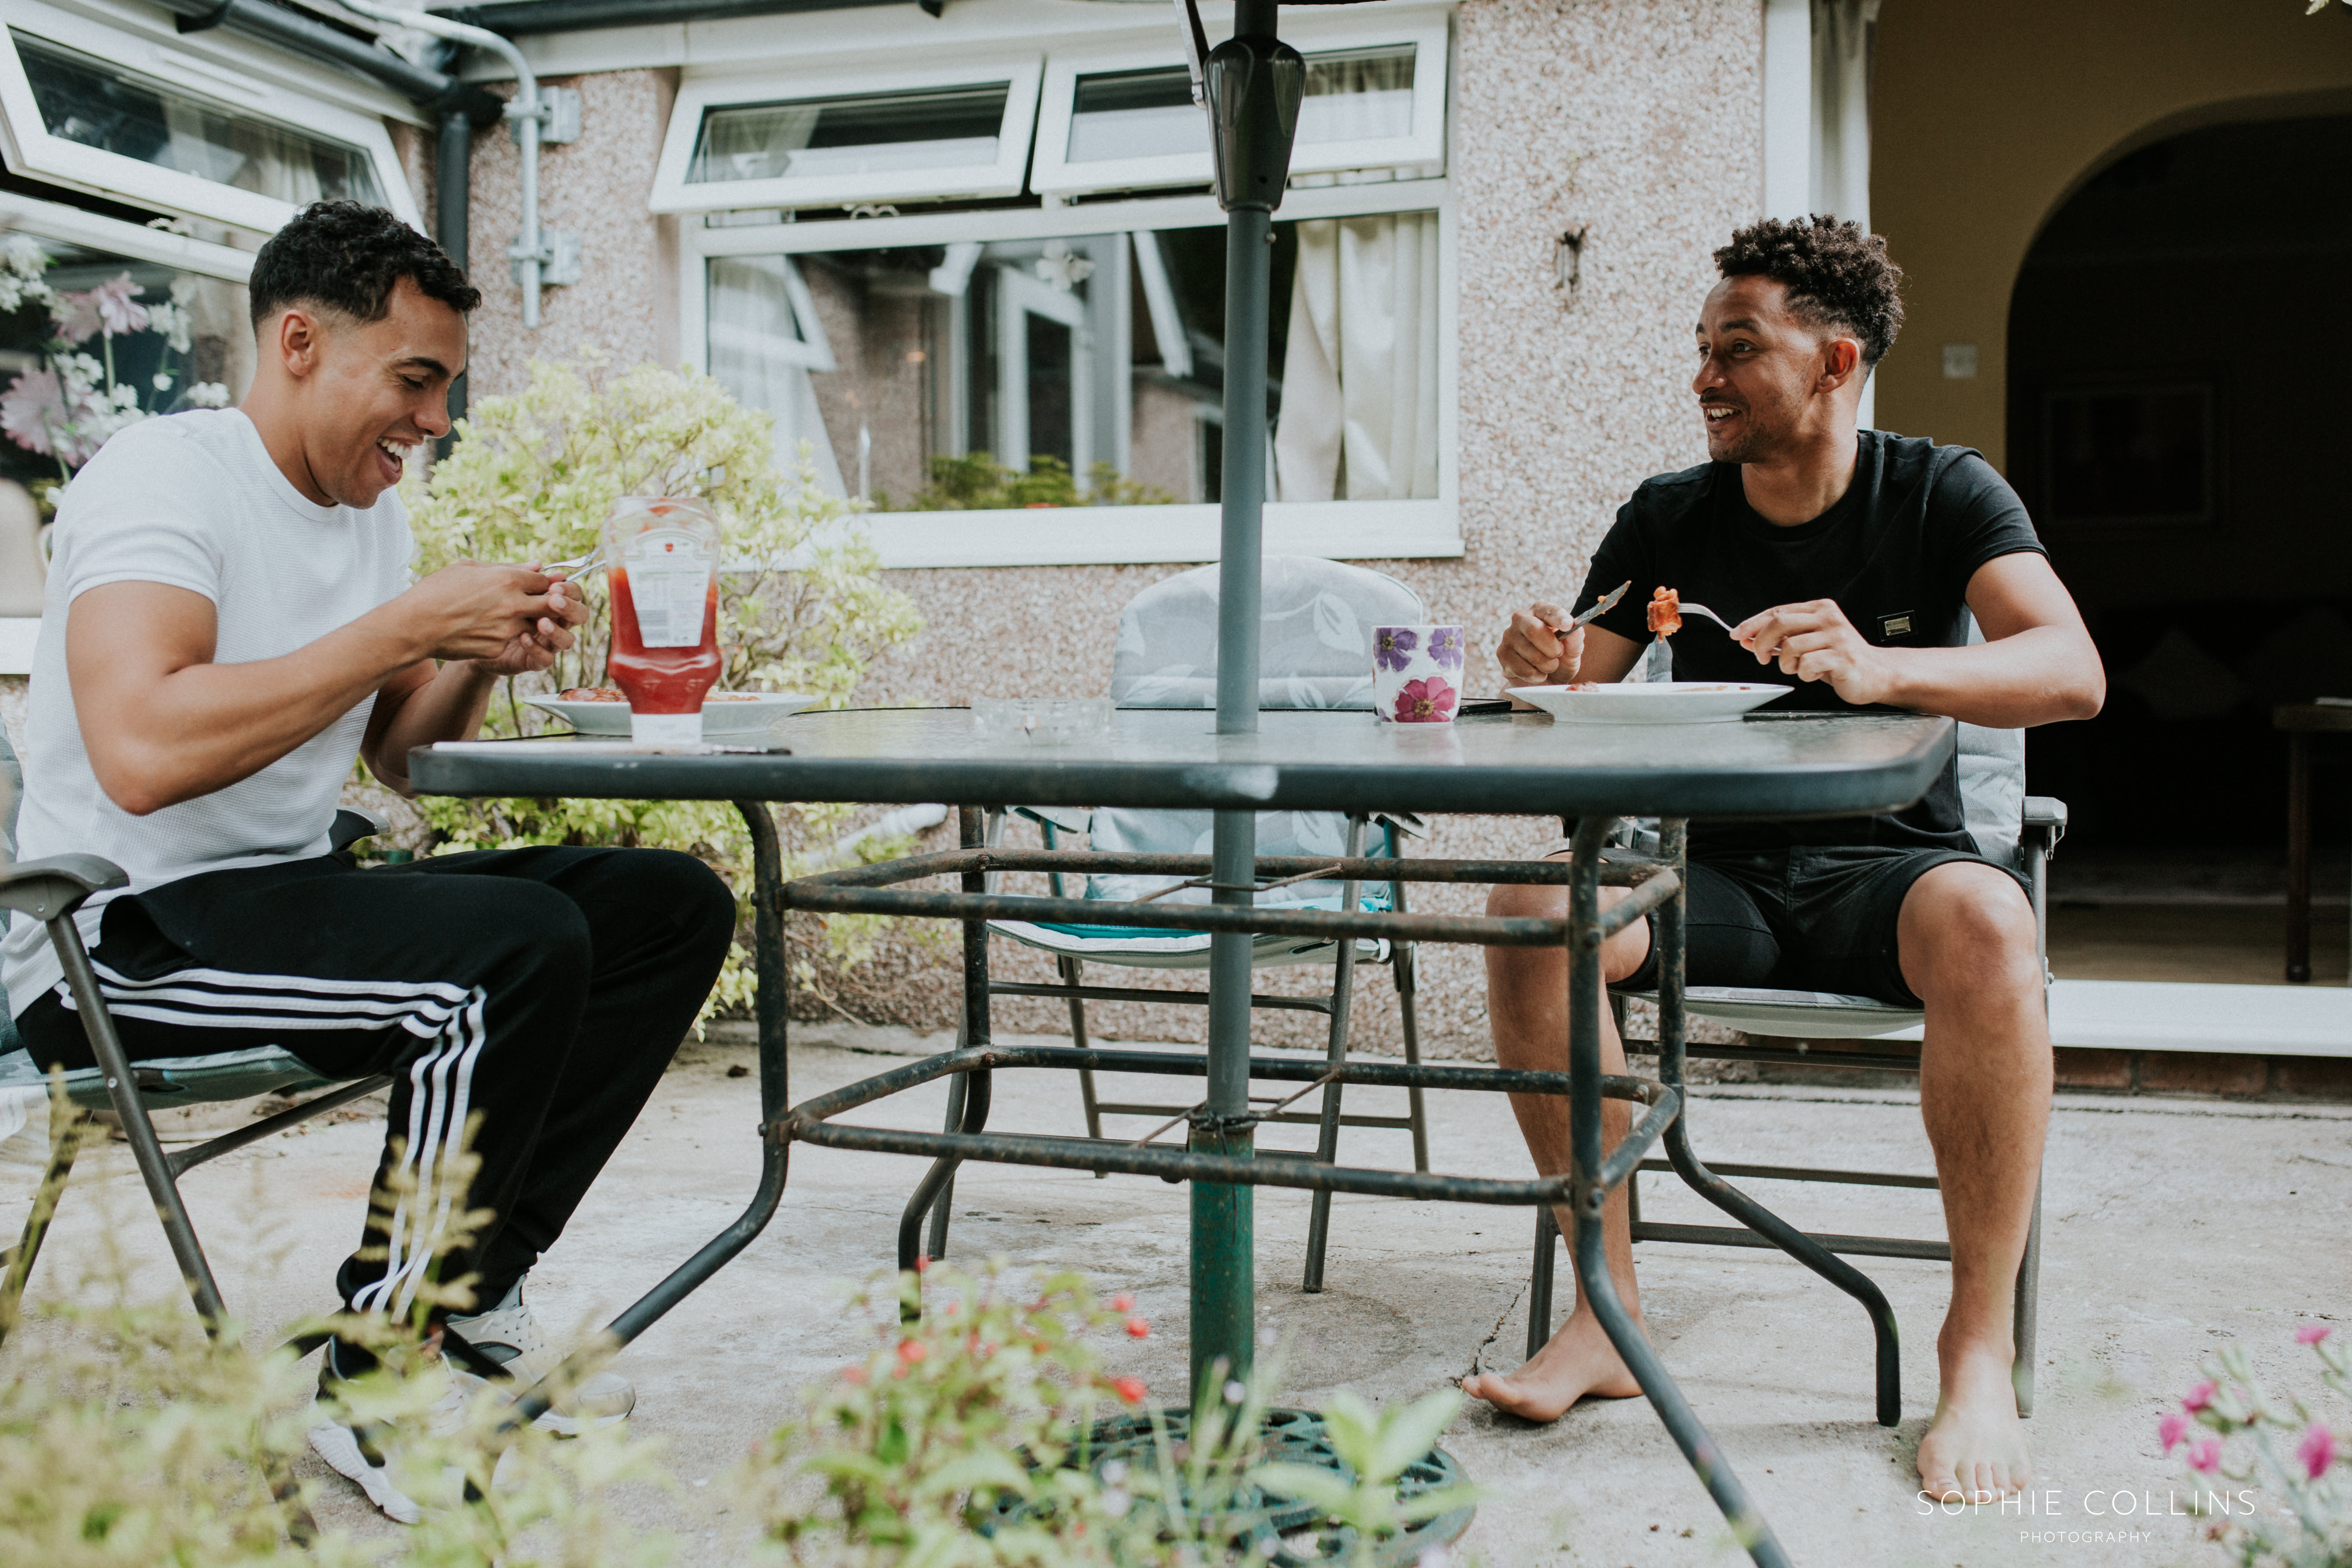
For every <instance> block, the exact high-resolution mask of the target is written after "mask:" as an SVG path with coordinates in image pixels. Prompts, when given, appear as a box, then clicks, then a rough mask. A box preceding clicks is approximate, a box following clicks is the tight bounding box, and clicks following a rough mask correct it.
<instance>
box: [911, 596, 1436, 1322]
mask: <svg viewBox="0 0 2352 1568" xmlns="http://www.w3.org/2000/svg"><path fill="white" fill-rule="evenodd" d="M1263 594H1264V598H1263V601H1262V603H1263V606H1264V609H1263V622H1262V626H1261V633H1260V645H1261V648H1262V650H1263V651H1262V653H1261V666H1260V668H1261V669H1262V670H1263V671H1264V673H1263V675H1262V676H1261V678H1260V680H1259V701H1260V705H1261V706H1262V707H1265V708H1276V709H1280V708H1318V709H1330V708H1349V709H1360V710H1369V709H1370V707H1371V705H1372V628H1373V627H1374V626H1406V625H1413V624H1417V623H1420V622H1423V621H1426V620H1427V619H1428V611H1427V610H1426V609H1425V608H1423V605H1422V602H1421V596H1420V595H1417V594H1415V593H1414V592H1413V591H1412V589H1410V588H1408V587H1406V586H1405V585H1404V584H1402V583H1399V582H1398V581H1397V580H1396V579H1394V578H1393V577H1390V576H1387V575H1384V574H1381V573H1378V572H1370V571H1366V570H1365V569H1363V568H1362V567H1359V566H1347V565H1342V564H1341V563H1338V562H1335V561H1322V560H1314V559H1298V558H1286V557H1273V558H1269V559H1268V560H1267V561H1266V563H1265V586H1264V589H1263ZM1216 627H1217V568H1216V567H1214V566H1203V567H1201V568H1199V569H1197V570H1195V571H1191V572H1184V573H1180V574H1177V575H1175V576H1172V577H1169V578H1165V579H1163V580H1162V581H1160V582H1159V583H1156V584H1153V585H1152V586H1150V587H1149V588H1146V589H1145V590H1144V591H1143V592H1142V593H1140V594H1138V595H1136V596H1135V597H1134V598H1133V599H1132V600H1130V601H1129V603H1128V605H1127V607H1126V608H1125V609H1124V610H1123V611H1121V612H1120V615H1119V628H1118V650H1117V653H1116V656H1115V659H1114V664H1113V671H1112V676H1111V695H1112V697H1113V698H1114V699H1115V700H1117V701H1118V704H1119V705H1120V706H1121V707H1125V708H1203V709H1206V708H1213V707H1214V706H1215V705H1216V686H1217V679H1216ZM1006 815H1007V814H1005V813H1003V812H998V813H992V814H991V818H990V823H989V827H988V832H989V837H990V841H991V842H995V841H996V840H997V839H998V837H1000V836H1001V835H1002V832H1003V825H1004V818H1005V816H1006ZM1011 815H1015V816H1022V817H1024V818H1026V819H1028V820H1030V821H1033V822H1034V823H1036V824H1037V825H1038V827H1039V829H1040V831H1041V833H1042V835H1043V837H1044V838H1045V845H1046V847H1048V848H1054V847H1058V845H1059V844H1060V841H1061V838H1062V837H1063V836H1065V835H1069V834H1085V835H1087V837H1088V838H1089V841H1090V844H1091V847H1093V848H1095V849H1098V850H1108V851H1132V852H1139V853H1166V854H1201V853H1205V852H1206V851H1207V849H1208V846H1209V837H1210V829H1211V822H1212V815H1211V814H1210V813H1208V812H1205V811H1136V810H1108V809H1106V810H1099V811H1091V812H1089V811H1084V810H1071V809H1067V808H1061V807H1049V806H1022V807H1014V808H1013V812H1012V813H1011ZM1375 829H1377V832H1378V836H1379V847H1378V848H1377V849H1376V850H1375V851H1374V853H1375V854H1376V855H1377V856H1380V857H1384V858H1401V857H1402V855H1403V852H1404V851H1403V843H1402V840H1403V837H1404V836H1406V835H1412V836H1413V837H1423V836H1424V834H1425V829H1424V827H1423V824H1422V822H1421V821H1420V819H1419V818H1417V817H1413V816H1406V815H1395V816H1389V815H1377V816H1345V815H1343V814H1341V813H1338V812H1287V811H1274V812H1262V813H1260V814H1259V815H1258V819H1257V852H1258V853H1259V854H1260V855H1307V856H1323V855H1328V856H1330V857H1332V858H1339V857H1341V856H1349V857H1360V856H1361V855H1363V854H1364V852H1365V846H1366V840H1367V838H1368V837H1370V835H1371V834H1372V833H1373V832H1374V830H1375ZM1051 882H1052V889H1053V892H1054V894H1055V897H1057V898H1058V897H1062V896H1064V894H1063V881H1062V879H1061V877H1060V876H1058V875H1055V876H1054V877H1053V878H1052V879H1051ZM1177 883H1178V879H1176V878H1172V877H1117V876H1093V877H1089V878H1087V884H1086V889H1085V891H1084V892H1083V894H1082V895H1081V896H1082V897H1084V898H1087V899H1102V900H1132V899H1139V898H1143V897H1146V896H1148V895H1152V894H1155V893H1157V894H1161V895H1162V896H1164V897H1167V898H1169V899H1172V900H1178V901H1186V902H1197V903H1205V902H1207V901H1208V898H1209V894H1208V890H1207V889H1205V888H1190V889H1178V890H1175V891H1168V889H1175V888H1176V887H1177ZM1404 898H1405V894H1404V884H1403V883H1402V882H1386V883H1370V884H1360V883H1356V882H1352V881H1350V882H1340V881H1337V880H1328V879H1317V880H1308V881H1303V882H1295V883H1292V884H1290V885H1288V886H1286V887H1280V888H1269V889H1266V890H1265V891H1263V892H1261V893H1260V894H1259V896H1258V902H1259V904H1260V905H1261V906H1276V905H1278V906H1281V907H1286V908H1307V909H1323V910H1337V909H1342V908H1348V907H1350V906H1352V907H1355V908H1359V909H1364V910H1402V909H1403V908H1404ZM989 928H990V930H991V931H994V932H995V933H996V934H998V935H1000V936H1003V937H1006V938H1008V939H1010V940H1012V941H1013V942H1021V943H1023V944H1024V945H1025V946H1029V947H1034V948H1036V949H1039V950H1040V951H1042V952H1048V953H1051V954H1052V955H1053V956H1054V960H1055V967H1056V969H1057V970H1058V971H1059V973H1060V982H1059V984H1050V985H1049V984H1029V983H1024V982H1017V981H992V982H991V983H990V984H989V993H990V994H991V995H1005V996H1055V997H1060V998H1063V999H1064V1000H1066V1002H1067V1003H1068V1004H1069V1009H1070V1035H1071V1038H1072V1041H1073V1043H1074V1044H1076V1045H1077V1046H1078V1047H1081V1048H1083V1047H1085V1046H1086V1044H1087V1016H1086V1005H1087V1003H1088V1002H1090V1001H1103V1002H1157V1003H1172V1004H1176V1005H1185V1006H1205V1005H1207V1003H1208V994H1207V993H1206V992H1203V991H1161V990H1149V989H1142V988H1134V987H1124V986H1106V985H1089V984H1087V983H1086V970H1087V965H1088V964H1090V963H1097V964H1108V965H1110V966H1112V967H1115V968H1125V969H1163V970H1164V969H1192V970H1205V969H1207V968H1208V966H1209V937H1208V933H1206V932H1204V931H1202V932H1194V931H1156V930H1148V929H1143V928H1139V927H1133V926H1121V925H1118V924H1115V923H1105V924H1101V925H1047V924H1038V923H1034V922H1031V921H990V922H989ZM1251 963H1252V964H1253V965H1254V966H1255V967H1257V968H1261V969H1267V968H1275V967H1283V966H1290V965H1297V964H1328V965H1329V966H1331V969H1332V984H1331V988H1330V990H1329V991H1328V992H1326V993H1325V994H1321V995H1318V996H1271V995H1258V996H1253V997H1252V998H1251V1005H1252V1006H1253V1007H1256V1008H1262V1009H1266V1010H1269V1011H1272V1010H1280V1011H1293V1012H1308V1013H1320V1014H1323V1015H1324V1016H1326V1017H1328V1019H1329V1021H1330V1027H1329V1030H1328V1034H1327V1037H1326V1043H1325V1047H1324V1048H1325V1054H1326V1058H1327V1059H1328V1061H1330V1062H1331V1063H1333V1064H1334V1065H1337V1064H1339V1063H1340V1062H1343V1061H1345V1060H1346V1059H1347V1054H1348V1022H1349V1007H1350V1005H1351V1004H1352V1002H1353V999H1354V986H1355V968H1356V965H1357V964H1359V963H1382V964H1386V965H1387V966H1388V967H1389V972H1390V973H1391V976H1392V978H1393V979H1394V982H1395V984H1396V991H1397V1004H1398V1008H1399V1011H1400V1014H1401V1016H1402V1025H1403V1035H1404V1055H1405V1060H1406V1061H1408V1062H1414V1063H1417V1062H1419V1061H1420V1060H1421V1032H1420V1026H1419V1021H1418V1019H1417V1017H1416V1016H1415V1014H1414V1010H1413V991H1414V981H1415V970H1414V955H1413V947H1412V943H1411V942H1389V941H1386V940H1382V941H1379V942H1368V941H1366V942H1350V943H1346V944H1342V943H1339V942H1315V941H1311V940H1308V939H1304V938H1299V937H1284V936H1265V935H1260V936H1256V937H1254V938H1252V939H1251ZM1078 1089H1079V1094H1080V1096H1081V1098H1082V1100H1083V1101H1084V1104H1085V1108H1086V1119H1087V1135H1088V1136H1089V1137H1093V1138H1101V1137H1102V1136H1103V1118H1104V1117H1106V1116H1121V1117H1147V1116H1148V1117H1153V1118H1159V1119H1173V1118H1178V1117H1181V1116H1183V1115H1184V1114H1185V1112H1186V1110H1188V1109H1189V1108H1188V1107H1185V1106H1181V1105H1153V1104H1134V1103H1122V1102H1111V1101H1106V1100H1102V1099H1101V1098H1100V1097H1099V1096H1098V1095H1097V1092H1096V1086H1095V1079H1094V1074H1093V1073H1092V1072H1091V1071H1084V1070H1082V1071H1081V1072H1080V1073H1079V1075H1078ZM1321 1094H1322V1098H1321V1104H1320V1108H1319V1110H1316V1111H1313V1112H1307V1111H1293V1110H1274V1111H1272V1112H1271V1113H1269V1114H1267V1115H1266V1116H1265V1120H1266V1121H1273V1122H1279V1123H1291V1124H1299V1125H1311V1126H1314V1127H1316V1128H1318V1135H1317V1141H1316V1149H1315V1154H1314V1156H1313V1157H1314V1158H1315V1159H1317V1160H1318V1161H1321V1162H1322V1163H1326V1164H1328V1163H1333V1162H1335V1161H1336V1160H1337V1159H1338V1158H1339V1130H1340V1129H1341V1128H1343V1127H1383V1128H1391V1129H1396V1130H1401V1131H1410V1132H1411V1133H1412V1156H1413V1169H1414V1170H1416V1171H1424V1172H1425V1171H1427V1170H1428V1169H1429V1131H1428V1122H1427V1119H1426V1117H1425V1115H1424V1113H1423V1104H1422V1093H1421V1090H1420V1089H1411V1090H1409V1091H1407V1113H1406V1114H1405V1115H1403V1116H1379V1115H1364V1114H1360V1113H1356V1112H1349V1111H1344V1110H1342V1109H1341V1105H1340V1086H1339V1084H1336V1083H1333V1084H1326V1085H1324V1086H1323V1089H1322V1091H1321ZM1268 1098H1271V1097H1268ZM1260 1153H1261V1155H1262V1156H1263V1157H1266V1158H1280V1157H1282V1152H1281V1151H1276V1150H1262V1151H1260ZM1294 1157H1296V1156H1294ZM944 1213H945V1209H944V1205H942V1206H941V1208H940V1209H939V1210H935V1211H934V1221H933V1224H934V1230H933V1236H934V1237H935V1238H937V1240H939V1241H942V1242H943V1241H944V1239H945V1232H944V1229H943V1228H942V1227H940V1218H941V1217H943V1215H944ZM1330 1215H1331V1194H1328V1193H1323V1192H1318V1193H1317V1194H1315V1197H1314V1207H1313V1210H1312V1215H1311V1217H1310V1219H1309V1221H1308V1226H1307V1267H1306V1276H1305V1280H1304V1288H1305V1289H1307V1290H1308V1291H1310V1292H1312V1291H1318V1290H1320V1289H1322V1288H1323V1256H1324V1249H1325V1243H1326V1240H1327V1239H1328V1234H1329V1229H1330ZM933 1250H934V1251H935V1252H936V1251H937V1250H938V1247H936V1246H935V1247H934V1248H933Z"/></svg>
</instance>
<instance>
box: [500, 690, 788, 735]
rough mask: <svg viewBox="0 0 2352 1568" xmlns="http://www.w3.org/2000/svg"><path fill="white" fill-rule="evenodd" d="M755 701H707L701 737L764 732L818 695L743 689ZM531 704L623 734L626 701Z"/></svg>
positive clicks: (593, 729)
mask: <svg viewBox="0 0 2352 1568" xmlns="http://www.w3.org/2000/svg"><path fill="white" fill-rule="evenodd" d="M745 695H747V696H751V697H756V698H758V699H759V700H758V701H756V702H710V701H705V702H704V703H703V705H702V738H703V739H704V740H706V741H717V740H721V739H726V738H729V737H736V736H750V735H764V734H766V733H767V732H768V726H769V725H771V724H772V723H774V722H775V721H777V720H779V719H782V718H783V717H784V716H785V715H786V714H788V713H797V712H799V711H800V710H802V709H803V708H814V707H815V706H816V704H817V701H818V699H816V698H814V697H809V696H804V695H803V694H802V693H800V692H797V691H754V692H748V693H745ZM523 700H524V701H526V702H528V703H530V705H531V706H532V707H534V708H537V709H541V710H544V711H546V712H549V713H552V714H554V715H555V716H556V717H557V718H559V719H561V720H562V721H564V722H565V723H567V724H569V725H571V726H572V728H573V729H575V730H577V731H580V732H581V733H582V734H583V735H625V734H627V733H628V732H629V705H628V704H627V703H625V702H566V701H564V700H562V698H560V697H526V698H524V699H523Z"/></svg>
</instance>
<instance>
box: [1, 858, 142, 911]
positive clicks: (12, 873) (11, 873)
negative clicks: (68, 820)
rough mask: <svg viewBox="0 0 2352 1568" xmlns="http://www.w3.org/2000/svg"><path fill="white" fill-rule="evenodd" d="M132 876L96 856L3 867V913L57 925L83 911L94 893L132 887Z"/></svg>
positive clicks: (37, 861) (21, 862) (39, 861)
mask: <svg viewBox="0 0 2352 1568" xmlns="http://www.w3.org/2000/svg"><path fill="white" fill-rule="evenodd" d="M130 882H131V878H130V875H129V874H128V873H127V872H125V871H124V870H123V869H122V868H121V867H120V866H118V865H116V864H115V863H114V862H113V861H111V860H101V859H100V858H98V857H97V856H95V855H50V856H46V857H44V858H41V859H38V860H22V861H19V862H17V863H16V865H14V866H8V867H0V909H5V910H16V912H17V913H19V914H26V915H30V916H32V917H33V918H34V919H35V920H37V921H53V920H57V919H58V918H59V917H60V916H63V915H69V914H71V913H73V911H74V910H78V909H79V908H81V906H82V902H83V900H86V899H88V898H89V896H90V895H91V894H92V893H102V892H105V891H106V890H107V889H110V888H121V887H128V886H129V885H130Z"/></svg>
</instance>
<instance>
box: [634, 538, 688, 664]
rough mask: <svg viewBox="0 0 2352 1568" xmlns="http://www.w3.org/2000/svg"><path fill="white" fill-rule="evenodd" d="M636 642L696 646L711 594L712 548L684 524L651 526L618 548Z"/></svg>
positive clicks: (651, 645)
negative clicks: (633, 608) (634, 615)
mask: <svg viewBox="0 0 2352 1568" xmlns="http://www.w3.org/2000/svg"><path fill="white" fill-rule="evenodd" d="M621 564H622V566H623V567H624V568H625V570H626V571H627V572H628V574H629V597H630V598H631V599H632V600H633V601H635V605H636V610H637V640H638V641H639V642H640V643H642V644H643V645H645V646H646V647H700V646H701V645H702V612H703V608H704V606H705V605H707V604H708V603H709V597H710V549H709V545H707V544H705V543H704V542H702V541H701V540H700V539H698V538H697V537H696V536H695V535H694V534H692V533H690V532H688V531H687V530H685V529H682V528H649V529H647V530H646V531H644V532H643V533H639V534H635V535H632V536H631V537H630V539H629V540H628V541H627V542H625V543H624V544H623V545H622V546H621Z"/></svg>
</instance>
